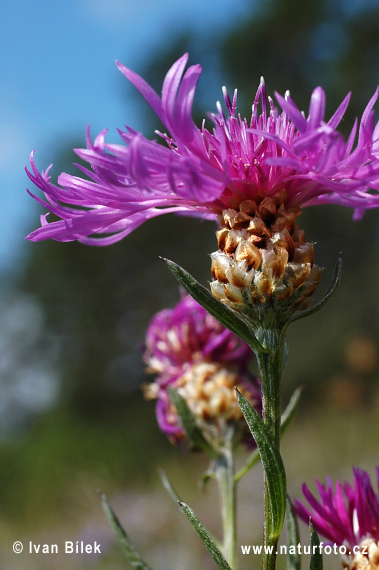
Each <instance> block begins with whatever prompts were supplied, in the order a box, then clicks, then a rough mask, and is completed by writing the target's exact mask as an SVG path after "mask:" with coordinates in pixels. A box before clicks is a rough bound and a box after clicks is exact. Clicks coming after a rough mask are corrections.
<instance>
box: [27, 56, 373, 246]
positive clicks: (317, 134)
mask: <svg viewBox="0 0 379 570" xmlns="http://www.w3.org/2000/svg"><path fill="white" fill-rule="evenodd" d="M187 60H188V55H184V56H182V57H181V58H180V59H179V60H178V61H176V62H175V63H174V65H173V66H172V67H171V69H170V70H169V72H168V73H167V75H166V77H165V80H164V83H163V88H162V96H161V97H159V95H158V94H157V93H156V92H155V91H154V90H153V89H152V88H151V87H150V86H149V85H148V84H147V83H146V82H145V81H144V80H143V79H142V78H141V77H140V76H138V75H137V74H136V73H134V72H133V71H131V70H130V69H127V68H126V67H124V66H123V65H121V64H118V67H119V69H120V70H121V72H122V73H123V74H124V75H125V76H126V77H127V79H128V80H129V81H130V82H131V83H132V84H133V85H134V86H135V87H136V88H137V89H138V90H139V91H140V93H141V95H142V96H143V97H144V98H145V99H146V101H147V102H148V103H149V105H150V106H151V107H152V109H153V110H154V111H155V112H156V114H157V115H158V117H159V118H160V119H161V121H162V123H163V125H164V126H165V128H166V129H167V130H168V132H169V134H166V133H159V132H158V133H157V134H158V135H159V137H160V139H161V142H163V143H164V144H159V143H158V142H156V141H151V140H148V139H146V138H145V137H144V136H142V135H141V134H140V133H138V132H136V131H134V130H133V129H131V128H129V127H127V130H126V131H121V130H120V131H119V134H120V137H121V139H122V142H123V143H124V144H123V145H117V144H107V143H106V142H105V133H106V131H103V132H101V133H100V134H99V135H98V136H97V137H96V139H95V140H94V141H92V140H91V138H90V135H89V133H88V134H87V148H86V149H76V151H75V152H76V153H77V154H78V156H79V157H80V158H82V159H84V160H85V161H87V162H88V163H89V165H90V168H88V169H87V168H84V167H83V166H78V168H79V169H80V170H81V171H82V172H83V174H85V175H86V177H88V178H89V179H85V178H81V177H80V176H71V175H69V174H66V173H63V174H61V175H60V176H59V178H58V183H59V185H60V186H56V185H54V184H52V183H51V182H50V178H49V174H48V171H49V169H47V171H46V172H44V173H40V172H39V171H38V170H37V168H36V166H35V163H34V159H33V156H32V157H31V167H32V171H31V172H29V171H27V172H28V175H29V178H30V179H31V180H32V182H34V184H35V185H36V186H38V187H39V188H40V189H41V190H42V191H43V192H44V194H45V199H41V198H39V197H37V196H34V195H33V194H32V196H33V197H34V198H35V199H36V200H37V201H38V202H39V203H40V204H42V205H43V206H45V207H46V208H47V209H48V210H50V212H52V213H53V214H55V215H56V216H58V217H59V218H61V219H60V220H59V221H55V222H52V223H48V222H47V220H46V216H43V217H42V227H41V228H39V229H37V230H35V231H34V232H32V233H31V234H30V235H29V236H28V238H29V239H31V240H34V241H39V240H42V239H46V238H52V239H55V240H58V241H72V240H79V241H81V242H83V243H87V244H92V245H107V244H110V243H114V242H116V241H118V240H120V239H122V238H123V237H125V236H126V235H128V234H129V233H130V232H131V231H133V230H134V229H135V228H137V227H138V226H139V225H140V224H142V223H143V222H144V221H146V220H148V219H150V218H153V217H155V216H159V215H161V214H166V213H178V214H182V215H183V214H184V215H190V216H200V217H202V218H207V219H216V218H217V215H218V214H220V213H221V212H222V211H223V210H225V209H228V208H234V209H238V206H239V205H240V204H241V202H243V201H244V200H254V198H255V196H257V195H259V196H260V199H261V197H262V194H263V195H265V196H270V197H272V196H275V195H276V194H277V193H278V192H279V191H281V190H283V189H285V190H286V202H285V204H284V205H285V207H286V208H290V207H295V206H310V205H315V204H326V203H336V204H341V205H343V206H349V207H352V208H354V211H355V214H354V216H355V218H356V219H357V218H359V217H361V216H362V215H363V213H364V211H365V210H366V209H369V208H375V207H378V206H379V195H378V189H379V123H378V124H377V125H376V127H375V126H374V113H373V105H374V103H375V101H376V99H377V96H378V90H377V91H376V92H375V94H374V96H373V97H372V98H371V100H370V101H369V103H368V105H367V107H366V109H365V111H364V113H363V116H362V119H361V121H360V124H359V126H358V122H357V121H356V122H355V124H354V126H353V128H352V131H351V133H350V135H349V137H348V139H347V141H346V142H345V140H344V138H343V136H342V134H341V133H339V132H338V131H337V127H338V125H339V123H340V121H341V120H342V118H343V116H344V113H345V111H346V108H347V106H348V103H349V97H350V95H348V96H347V97H345V99H344V100H343V101H342V103H341V105H340V106H339V107H338V109H337V110H336V112H335V113H334V115H333V116H332V117H331V119H329V121H324V110H325V93H324V91H323V90H322V89H321V87H317V88H316V89H315V90H314V91H313V93H312V97H311V102H310V106H309V113H308V118H306V117H305V116H304V115H303V113H301V112H300V111H299V109H298V108H297V107H296V105H295V103H294V102H293V101H292V99H291V98H290V96H289V94H288V93H287V94H286V95H285V97H282V96H280V95H278V94H276V99H277V101H278V103H279V105H280V106H281V108H282V112H281V113H279V111H278V110H277V109H276V108H275V107H274V105H273V102H272V100H271V98H268V105H267V98H266V91H265V85H264V83H263V80H262V81H261V83H260V85H259V87H258V91H257V94H256V96H255V99H254V103H253V111H252V116H251V119H250V120H249V121H248V120H247V119H243V118H241V117H240V116H238V115H236V103H237V93H236V92H235V94H234V97H233V101H232V100H231V99H230V97H229V95H228V93H227V92H226V90H225V89H224V100H225V105H226V110H227V114H226V115H225V114H224V112H223V110H222V108H221V105H220V104H218V105H217V113H216V114H212V115H211V118H212V120H213V123H214V127H213V130H212V131H208V130H207V129H206V128H205V127H204V126H203V127H202V128H201V129H199V128H198V127H196V125H195V124H194V122H193V120H192V117H191V108H192V102H193V98H194V95H195V89H196V83H197V80H198V78H199V75H200V73H201V67H200V66H199V65H194V66H191V67H189V69H188V70H187V71H186V72H185V73H184V69H185V67H186V64H187ZM183 74H184V75H183ZM357 134H358V137H357ZM356 138H357V141H356Z"/></svg>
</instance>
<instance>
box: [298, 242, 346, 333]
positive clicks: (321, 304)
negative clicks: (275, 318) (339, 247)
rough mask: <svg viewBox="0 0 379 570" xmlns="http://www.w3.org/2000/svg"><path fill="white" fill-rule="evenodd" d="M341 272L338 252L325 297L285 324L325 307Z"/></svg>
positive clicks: (334, 290)
mask: <svg viewBox="0 0 379 570" xmlns="http://www.w3.org/2000/svg"><path fill="white" fill-rule="evenodd" d="M341 272H342V253H340V254H339V256H338V260H337V265H336V267H335V269H334V273H333V277H332V281H331V283H330V286H329V289H328V292H327V293H326V295H325V297H324V298H323V299H321V301H319V302H318V303H316V305H314V306H313V307H310V308H309V309H306V310H305V311H301V312H299V313H298V314H297V315H295V316H294V317H292V318H291V319H290V320H289V321H288V323H287V325H289V324H290V323H293V322H294V321H297V320H298V319H302V318H304V317H308V316H309V315H313V314H314V313H317V312H318V311H319V310H320V309H322V308H323V307H325V305H326V304H327V303H328V302H329V301H330V299H331V298H332V297H333V295H334V293H335V292H336V290H337V287H338V285H339V284H340V281H341Z"/></svg>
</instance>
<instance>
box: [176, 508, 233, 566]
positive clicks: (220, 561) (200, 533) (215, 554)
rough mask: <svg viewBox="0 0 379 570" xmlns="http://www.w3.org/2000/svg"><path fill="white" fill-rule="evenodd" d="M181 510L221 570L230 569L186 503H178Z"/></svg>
mask: <svg viewBox="0 0 379 570" xmlns="http://www.w3.org/2000/svg"><path fill="white" fill-rule="evenodd" d="M180 506H181V507H182V509H183V511H184V512H185V514H186V516H187V518H188V520H189V522H190V523H191V525H192V527H193V528H194V530H195V531H196V533H197V535H198V536H199V538H200V540H201V541H202V542H203V544H204V546H205V547H206V549H207V550H208V551H209V552H210V554H211V556H212V558H213V560H214V561H215V562H216V564H217V566H218V567H219V568H221V570H232V569H231V568H230V566H229V564H228V563H227V561H226V560H225V558H224V557H223V555H222V553H221V551H220V550H219V548H218V547H217V546H216V544H215V543H214V542H213V540H212V538H211V537H210V535H209V534H208V532H207V531H206V530H205V528H204V526H203V525H202V524H201V522H200V521H199V519H198V518H197V516H196V515H195V513H194V512H193V510H192V509H191V508H190V507H189V506H188V505H186V504H185V503H180Z"/></svg>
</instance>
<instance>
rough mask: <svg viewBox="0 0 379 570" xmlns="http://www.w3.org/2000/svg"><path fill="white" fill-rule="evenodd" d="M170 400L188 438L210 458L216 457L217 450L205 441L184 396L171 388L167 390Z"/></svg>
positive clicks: (217, 454)
mask: <svg viewBox="0 0 379 570" xmlns="http://www.w3.org/2000/svg"><path fill="white" fill-rule="evenodd" d="M168 392H169V396H170V399H171V402H172V403H173V405H174V406H175V408H176V411H177V412H178V415H179V417H180V420H181V422H182V426H183V429H184V431H185V432H186V435H187V437H188V439H189V440H190V441H191V442H192V443H193V444H194V445H195V446H196V447H198V448H199V449H202V450H203V451H205V453H206V454H207V455H208V456H209V457H211V458H212V459H216V458H217V457H218V456H219V455H220V454H219V452H218V451H217V450H216V449H215V448H214V447H213V446H212V445H211V444H210V443H209V441H207V440H206V439H205V437H204V435H203V433H202V431H201V430H200V428H199V426H198V425H197V423H196V420H195V417H194V415H193V413H192V412H191V410H190V409H189V407H188V404H187V402H186V401H185V399H184V398H182V396H181V395H180V394H179V392H177V391H176V390H173V389H172V388H169V390H168Z"/></svg>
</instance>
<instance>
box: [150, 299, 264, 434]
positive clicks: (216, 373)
mask: <svg viewBox="0 0 379 570" xmlns="http://www.w3.org/2000/svg"><path fill="white" fill-rule="evenodd" d="M252 356H253V355H252V352H251V350H250V348H249V346H248V345H247V344H246V343H245V342H243V341H242V340H241V339H239V338H238V337H237V336H235V335H234V334H233V333H232V332H230V331H229V330H227V329H225V328H224V327H223V326H222V325H221V324H220V323H219V322H218V321H216V319H214V318H213V317H212V316H211V315H209V313H207V311H206V310H205V309H204V308H203V307H201V306H200V305H199V304H198V303H197V302H196V301H194V300H193V299H192V297H190V296H185V297H183V298H182V300H181V301H180V302H179V303H178V304H177V305H176V307H174V308H173V309H165V310H163V311H160V312H159V313H157V314H156V315H155V316H154V317H153V319H152V320H151V322H150V325H149V327H148V330H147V333H146V349H145V354H144V360H145V362H146V363H147V365H148V372H155V373H158V376H157V378H156V379H155V381H154V382H153V383H150V384H148V385H147V386H146V387H145V395H146V397H147V398H149V399H157V406H156V413H157V419H158V424H159V427H160V429H161V430H162V431H163V432H164V433H165V434H166V435H167V436H168V437H169V439H170V440H171V441H172V442H174V443H180V442H181V441H182V440H184V439H185V432H184V430H183V428H182V425H181V423H180V419H179V416H178V414H177V412H176V409H175V407H174V406H173V404H172V403H171V400H170V396H169V392H168V389H169V388H173V389H175V390H177V391H178V392H179V394H180V395H181V396H182V397H183V398H184V399H185V400H186V402H187V404H188V406H189V408H190V410H191V411H192V413H193V415H194V416H195V418H196V421H197V423H198V425H199V427H201V428H202V429H203V430H204V431H205V432H206V433H208V435H209V436H210V437H211V438H213V439H216V440H218V441H220V440H222V438H223V435H224V434H225V429H227V428H228V427H229V426H231V425H233V426H234V427H235V428H236V429H237V430H239V432H240V435H241V437H248V435H249V432H248V429H247V425H246V423H245V421H244V418H243V415H242V412H241V410H240V408H239V406H238V403H237V398H236V394H235V387H236V386H237V387H238V388H239V390H240V391H241V392H242V393H243V394H244V395H245V396H246V397H247V398H248V399H249V400H250V402H251V403H252V404H253V405H254V406H255V407H256V408H258V409H259V410H260V407H261V404H260V395H259V383H258V381H257V378H256V377H255V376H253V375H252V374H251V372H250V371H249V368H248V365H249V363H250V361H251V359H252Z"/></svg>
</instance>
